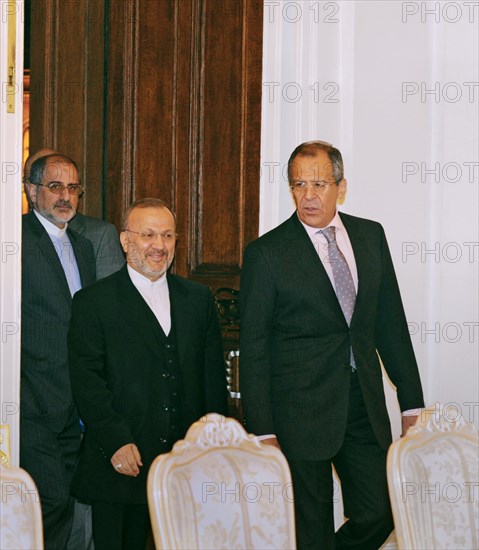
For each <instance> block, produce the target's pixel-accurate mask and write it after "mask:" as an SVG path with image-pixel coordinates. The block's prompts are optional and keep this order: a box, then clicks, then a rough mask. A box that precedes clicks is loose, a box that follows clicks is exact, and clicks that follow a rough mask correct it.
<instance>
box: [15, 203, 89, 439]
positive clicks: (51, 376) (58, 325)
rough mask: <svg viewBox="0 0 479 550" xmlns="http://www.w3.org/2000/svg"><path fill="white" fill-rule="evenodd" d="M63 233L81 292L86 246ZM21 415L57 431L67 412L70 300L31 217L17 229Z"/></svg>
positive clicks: (51, 252) (58, 267) (51, 250)
mask: <svg viewBox="0 0 479 550" xmlns="http://www.w3.org/2000/svg"><path fill="white" fill-rule="evenodd" d="M67 231H68V236H69V238H70V241H71V243H72V247H73V250H74V252H75V257H76V261H77V264H78V269H79V272H80V278H81V282H82V285H83V286H86V285H88V284H90V283H92V282H94V281H95V260H94V255H93V249H92V245H91V243H90V241H88V240H87V239H85V238H83V237H82V236H80V235H78V234H76V233H75V232H73V231H70V229H68V230H67ZM22 239H23V243H22V357H21V363H22V368H21V411H22V416H23V417H28V418H30V419H36V420H38V421H39V422H42V424H44V425H47V424H48V425H49V426H50V427H51V428H52V429H54V430H57V431H59V430H61V429H62V427H63V425H64V423H65V422H66V420H67V417H68V411H71V410H72V405H73V397H72V393H71V389H70V376H69V372H68V357H67V331H68V323H69V321H70V312H71V303H72V298H71V295H70V290H69V288H68V283H67V279H66V277H65V273H64V271H63V268H62V265H61V262H60V259H59V258H58V255H57V253H56V251H55V248H54V246H53V244H52V241H51V239H50V237H49V235H48V233H47V232H46V231H45V228H44V227H43V225H42V224H41V223H40V222H39V220H38V219H37V217H36V215H35V214H34V212H33V211H32V212H30V213H29V214H25V215H24V216H23V224H22Z"/></svg>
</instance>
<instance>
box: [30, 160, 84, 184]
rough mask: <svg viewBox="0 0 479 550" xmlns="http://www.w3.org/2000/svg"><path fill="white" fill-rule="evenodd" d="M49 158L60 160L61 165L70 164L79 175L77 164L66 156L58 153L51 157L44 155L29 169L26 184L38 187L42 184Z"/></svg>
mask: <svg viewBox="0 0 479 550" xmlns="http://www.w3.org/2000/svg"><path fill="white" fill-rule="evenodd" d="M51 158H58V159H60V163H62V164H71V165H72V166H73V167H74V168H75V170H76V171H77V172H78V174H79V173H80V171H79V170H78V166H77V163H76V162H75V161H74V160H73V159H71V158H70V157H67V156H66V155H62V154H60V153H52V154H51V155H45V156H44V157H40V158H38V159H37V160H36V161H35V162H34V163H33V164H32V166H31V167H30V176H29V178H28V180H27V181H28V182H30V183H34V184H35V185H38V184H39V183H41V182H42V178H43V176H44V175H45V169H46V165H47V161H48V159H51Z"/></svg>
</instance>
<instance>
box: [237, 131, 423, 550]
mask: <svg viewBox="0 0 479 550" xmlns="http://www.w3.org/2000/svg"><path fill="white" fill-rule="evenodd" d="M288 178H289V182H290V187H291V190H292V194H293V198H294V201H295V203H296V208H297V210H296V212H295V213H294V214H293V216H292V217H291V218H290V219H289V220H287V221H286V222H284V223H283V224H281V225H280V226H279V227H277V228H276V229H274V230H272V231H270V232H269V233H267V234H265V235H263V236H262V237H260V238H259V239H258V240H256V241H254V242H253V243H251V244H250V245H249V246H248V247H247V248H246V251H245V256H244V263H243V269H242V277H241V341H240V342H241V343H240V350H241V355H240V357H241V367H240V388H241V395H242V399H243V405H244V411H245V418H246V423H247V427H248V429H249V430H250V431H252V432H254V433H256V434H258V435H263V436H265V437H263V439H264V442H265V443H269V444H273V445H277V446H280V447H281V449H282V450H283V452H284V454H285V455H286V457H287V459H288V461H289V464H290V467H291V473H292V478H293V488H294V498H295V512H296V529H297V540H298V547H299V548H300V549H304V548H308V549H309V548H317V549H318V550H319V549H321V550H330V549H334V548H336V549H346V548H348V549H352V548H356V549H358V550H359V549H361V550H367V549H371V550H373V549H374V550H377V548H379V547H380V546H381V544H382V542H384V540H385V539H386V538H387V536H388V534H389V533H390V531H391V530H392V528H393V523H392V515H391V510H390V505H389V498H388V490H387V483H386V453H387V449H388V446H389V444H390V442H391V429H390V423H389V418H388V413H387V409H386V403H385V396H384V390H383V381H382V375H381V366H380V362H379V358H378V354H379V356H380V357H381V360H382V362H383V364H384V366H385V368H386V371H387V373H388V375H389V377H390V379H391V380H392V382H393V383H394V384H395V385H396V387H397V395H398V399H399V404H400V406H401V410H402V411H403V415H404V416H403V417H402V422H403V432H404V431H405V430H406V429H407V428H408V426H409V425H412V424H413V423H414V422H415V418H416V416H417V414H418V411H417V408H420V407H422V406H423V405H424V403H423V396H422V389H421V383H420V379H419V374H418V368H417V365H416V360H415V357H414V352H413V349H412V345H411V340H410V338H409V333H408V329H407V323H406V318H405V314H404V310H403V306H402V302H401V297H400V293H399V288H398V285H397V281H396V276H395V273H394V268H393V264H392V260H391V256H390V253H389V249H388V245H387V242H386V237H385V235H384V231H383V229H382V227H381V226H380V225H379V224H378V223H376V222H373V221H370V220H365V219H361V218H356V217H353V216H349V215H347V214H343V213H338V212H337V210H336V204H337V201H338V200H340V199H342V198H343V197H344V195H345V192H346V180H345V179H344V174H343V162H342V157H341V153H340V152H339V151H338V150H337V149H336V148H334V147H333V146H332V145H330V144H328V143H325V142H321V141H315V142H307V143H304V144H302V145H300V146H298V147H297V148H296V149H295V150H294V151H293V153H292V155H291V157H290V160H289V163H288ZM415 409H416V410H415ZM331 464H333V465H334V467H335V469H336V471H337V473H338V475H339V477H340V479H341V485H342V493H343V500H344V510H345V516H346V517H347V518H348V521H347V522H346V523H345V524H344V525H343V526H342V527H341V528H340V529H339V530H338V532H337V533H336V535H335V533H334V518H333V484H332V475H331Z"/></svg>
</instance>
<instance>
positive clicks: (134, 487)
mask: <svg viewBox="0 0 479 550" xmlns="http://www.w3.org/2000/svg"><path fill="white" fill-rule="evenodd" d="M168 287H169V292H170V304H171V314H172V321H173V323H174V326H175V332H176V342H177V349H178V360H179V371H180V372H179V375H180V379H181V400H182V412H183V423H184V426H183V432H184V433H186V430H187V428H188V427H189V426H190V424H192V423H193V422H194V421H196V420H198V419H199V418H200V417H201V416H202V415H203V414H205V413H207V412H218V413H220V414H225V413H226V377H225V368H224V360H223V351H222V343H221V335H220V331H219V324H218V318H217V315H216V310H215V306H214V302H213V298H212V296H211V293H210V292H209V290H208V288H206V287H204V286H203V285H200V284H198V283H194V282H192V281H188V280H186V279H183V278H181V277H177V276H175V275H168ZM162 334H163V333H162V329H161V327H160V325H159V323H158V321H157V319H156V317H155V315H154V314H153V312H152V311H151V309H150V308H149V307H148V305H147V304H146V302H145V301H144V300H143V298H142V296H141V295H140V293H139V292H138V290H137V289H136V287H135V286H134V285H133V283H132V282H131V279H130V277H129V275H128V271H127V268H126V266H125V267H124V268H123V269H121V270H120V271H118V272H117V273H114V274H113V275H111V276H110V277H107V278H106V279H103V280H101V281H99V282H98V283H97V284H95V285H92V286H91V287H89V288H87V289H85V290H82V291H80V292H78V293H77V294H76V295H75V298H74V301H73V308H72V321H71V326H70V331H69V339H68V346H69V357H70V372H71V382H72V388H73V393H74V395H75V400H76V402H77V404H78V408H79V411H80V415H81V417H82V418H83V420H84V422H85V424H86V435H85V438H84V442H83V447H82V451H81V454H80V460H79V464H78V468H77V471H76V474H75V479H74V483H73V487H74V494H75V495H76V496H77V497H78V498H80V499H81V500H84V501H90V500H105V501H110V502H111V501H120V502H138V503H145V502H146V476H147V473H148V468H149V466H150V464H151V462H152V460H153V459H154V458H155V457H156V456H157V455H158V454H160V453H162V452H166V451H168V450H169V448H167V447H166V442H165V441H164V440H163V438H164V437H165V434H167V433H168V429H169V413H168V412H165V410H164V406H163V404H164V403H165V401H166V402H167V401H168V391H169V390H168V388H167V387H166V384H165V381H164V379H162V375H161V370H160V369H159V368H158V363H159V361H161V358H162V354H163V353H164V351H163V350H164V347H163V345H164V344H163V345H162V344H161V340H162ZM163 338H164V336H163ZM128 443H135V444H136V445H137V446H138V449H139V451H140V454H141V457H142V461H143V467H142V468H141V471H140V475H139V476H138V477H137V478H131V477H126V476H123V475H120V474H118V473H117V472H115V470H114V469H113V467H112V465H111V463H110V459H111V457H112V455H113V454H114V453H115V452H116V451H117V450H118V449H119V448H120V447H122V446H123V445H126V444H128Z"/></svg>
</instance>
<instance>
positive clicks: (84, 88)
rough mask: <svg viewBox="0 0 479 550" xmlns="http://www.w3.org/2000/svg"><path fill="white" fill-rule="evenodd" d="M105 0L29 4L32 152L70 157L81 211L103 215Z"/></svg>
mask: <svg viewBox="0 0 479 550" xmlns="http://www.w3.org/2000/svg"><path fill="white" fill-rule="evenodd" d="M103 23H104V2H103V1H102V0H68V1H65V0H35V1H34V2H32V3H31V27H30V28H31V44H32V46H33V47H32V48H31V102H30V108H31V115H30V136H31V138H30V151H31V152H35V151H36V150H38V149H41V148H43V147H49V148H54V149H57V150H58V151H60V152H62V153H64V154H66V155H69V156H71V157H72V158H73V159H74V160H75V161H76V162H77V163H78V165H79V167H80V172H81V178H82V181H83V182H84V183H85V187H86V191H85V196H84V199H83V207H81V208H82V209H83V210H85V211H87V212H88V213H90V214H92V215H95V216H100V217H101V214H102V185H103V181H102V169H103V166H102V149H103V123H102V117H103V90H104V82H103V67H104V63H103V58H104V42H103V36H104V34H103Z"/></svg>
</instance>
